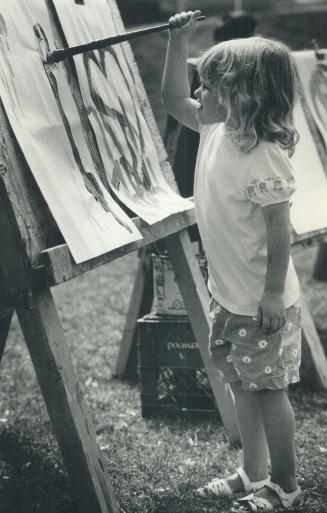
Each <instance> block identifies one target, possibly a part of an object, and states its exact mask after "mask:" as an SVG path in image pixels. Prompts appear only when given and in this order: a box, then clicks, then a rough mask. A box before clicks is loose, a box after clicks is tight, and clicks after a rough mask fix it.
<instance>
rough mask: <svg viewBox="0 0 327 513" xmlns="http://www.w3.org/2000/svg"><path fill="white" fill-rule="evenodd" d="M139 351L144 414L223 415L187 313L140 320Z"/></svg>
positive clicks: (204, 416) (201, 416)
mask: <svg viewBox="0 0 327 513" xmlns="http://www.w3.org/2000/svg"><path fill="white" fill-rule="evenodd" d="M138 350H139V374H140V379H141V387H142V390H141V406H142V415H143V417H148V416H151V415H154V414H163V415H170V416H177V415H179V416H186V417H195V418H212V417H219V413H218V410H217V408H216V404H215V400H214V397H213V394H212V391H211V387H210V385H209V382H208V378H207V374H206V372H205V369H204V367H203V363H202V360H201V356H200V352H199V349H198V346H197V343H196V340H195V338H194V335H193V332H192V329H191V325H190V322H189V319H188V317H187V316H178V317H177V316H176V315H174V316H168V315H157V314H155V313H153V314H149V315H146V316H145V317H143V318H142V319H139V321H138Z"/></svg>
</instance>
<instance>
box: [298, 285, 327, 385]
mask: <svg viewBox="0 0 327 513" xmlns="http://www.w3.org/2000/svg"><path fill="white" fill-rule="evenodd" d="M301 306H302V326H303V335H304V337H305V341H306V343H307V348H308V349H309V353H310V357H311V360H312V363H313V369H312V370H313V372H314V373H315V375H316V376H315V378H316V381H317V382H318V386H320V388H323V389H327V358H326V355H325V351H324V348H323V347H322V345H321V342H320V338H319V335H318V333H317V330H316V326H315V323H314V320H313V319H312V315H311V312H310V309H309V306H308V304H307V301H306V299H305V297H304V296H303V295H302V298H301Z"/></svg>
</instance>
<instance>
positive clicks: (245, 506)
mask: <svg viewBox="0 0 327 513" xmlns="http://www.w3.org/2000/svg"><path fill="white" fill-rule="evenodd" d="M265 486H266V487H267V488H270V490H272V491H273V492H274V493H275V494H276V495H277V497H278V499H279V501H280V505H279V506H276V505H274V504H273V503H272V502H271V501H270V500H269V499H266V498H264V497H258V496H256V495H255V494H254V493H251V494H250V495H248V496H247V497H243V498H242V499H238V500H237V501H236V502H235V504H234V507H233V508H232V509H231V513H242V512H243V513H244V512H247V513H270V512H271V513H272V512H273V513H277V512H280V511H284V510H285V509H290V508H294V507H295V506H299V505H300V503H301V499H302V492H301V488H300V487H299V486H298V487H297V489H296V490H295V491H294V492H291V493H287V492H285V491H284V490H283V489H282V488H281V487H280V486H279V485H278V484H276V483H273V482H272V481H269V482H268V483H266V485H265ZM236 506H239V507H236Z"/></svg>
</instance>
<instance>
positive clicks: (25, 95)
mask: <svg viewBox="0 0 327 513" xmlns="http://www.w3.org/2000/svg"><path fill="white" fill-rule="evenodd" d="M46 40H48V44H49V45H50V46H51V47H53V46H54V41H53V37H52V29H51V25H50V20H49V17H48V13H47V9H46V6H45V2H43V1H38V2H35V1H32V0H24V2H20V1H19V0H10V2H2V5H1V12H0V95H1V99H2V101H3V104H4V107H5V110H6V113H7V115H8V118H9V121H10V123H11V126H12V128H13V131H14V133H15V135H16V138H17V140H18V143H19V145H20V146H21V148H22V151H23V153H24V155H25V158H26V160H27V162H28V164H29V166H30V168H31V170H32V172H33V174H34V176H35V179H36V181H37V183H38V185H39V187H40V190H41V192H42V194H43V196H44V198H45V200H46V202H47V203H48V206H49V208H50V210H51V212H52V214H53V216H54V218H55V220H56V222H57V224H58V227H59V229H60V230H61V232H62V234H63V237H64V238H65V240H66V243H67V244H68V246H69V249H70V251H71V253H72V255H73V257H74V259H75V261H76V262H77V263H80V262H83V261H85V260H89V259H91V258H94V257H96V256H98V255H100V254H103V253H105V252H107V251H109V250H112V249H114V248H116V247H119V246H122V245H123V244H126V243H129V242H132V241H134V240H137V239H139V238H140V237H141V235H140V233H139V232H138V230H137V229H136V227H135V225H134V224H133V223H132V222H131V221H130V220H129V218H128V217H127V216H126V215H125V213H124V212H123V211H122V210H121V208H120V207H119V206H118V205H117V204H116V203H115V202H114V201H113V199H112V198H111V196H110V194H109V193H108V191H107V190H106V188H105V187H104V186H103V184H102V183H101V180H100V178H99V176H98V174H97V170H96V169H95V166H94V163H93V160H92V157H91V154H90V151H89V147H88V144H87V142H86V138H85V134H84V133H83V130H82V126H81V122H80V117H79V112H78V110H77V107H76V105H75V102H74V99H73V96H72V94H71V92H70V89H69V86H68V83H67V77H66V71H65V66H64V64H62V63H61V64H58V65H55V66H44V65H43V62H42V59H41V56H40V54H42V53H44V52H45V46H46Z"/></svg>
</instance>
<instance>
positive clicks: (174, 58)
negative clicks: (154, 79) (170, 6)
mask: <svg viewBox="0 0 327 513" xmlns="http://www.w3.org/2000/svg"><path fill="white" fill-rule="evenodd" d="M200 14H201V11H194V12H192V11H189V12H188V13H181V14H177V15H175V16H174V17H172V18H170V20H169V21H170V23H171V24H172V25H173V26H174V27H175V28H174V29H172V30H170V31H169V42H168V48H167V55H166V63H165V69H164V74H163V79H162V89H161V93H162V99H163V102H164V104H165V107H166V109H167V111H168V113H169V114H170V115H171V116H173V117H174V118H176V119H177V120H178V121H179V122H180V123H182V124H183V125H186V126H187V127H189V128H191V129H193V130H196V131H198V130H199V125H198V122H197V119H196V110H197V108H196V106H197V102H196V101H195V100H193V99H192V98H190V85H189V81H188V70H187V58H188V51H189V39H190V37H191V35H192V33H193V30H194V26H195V24H196V19H197V17H198V16H199V15H200Z"/></svg>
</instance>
